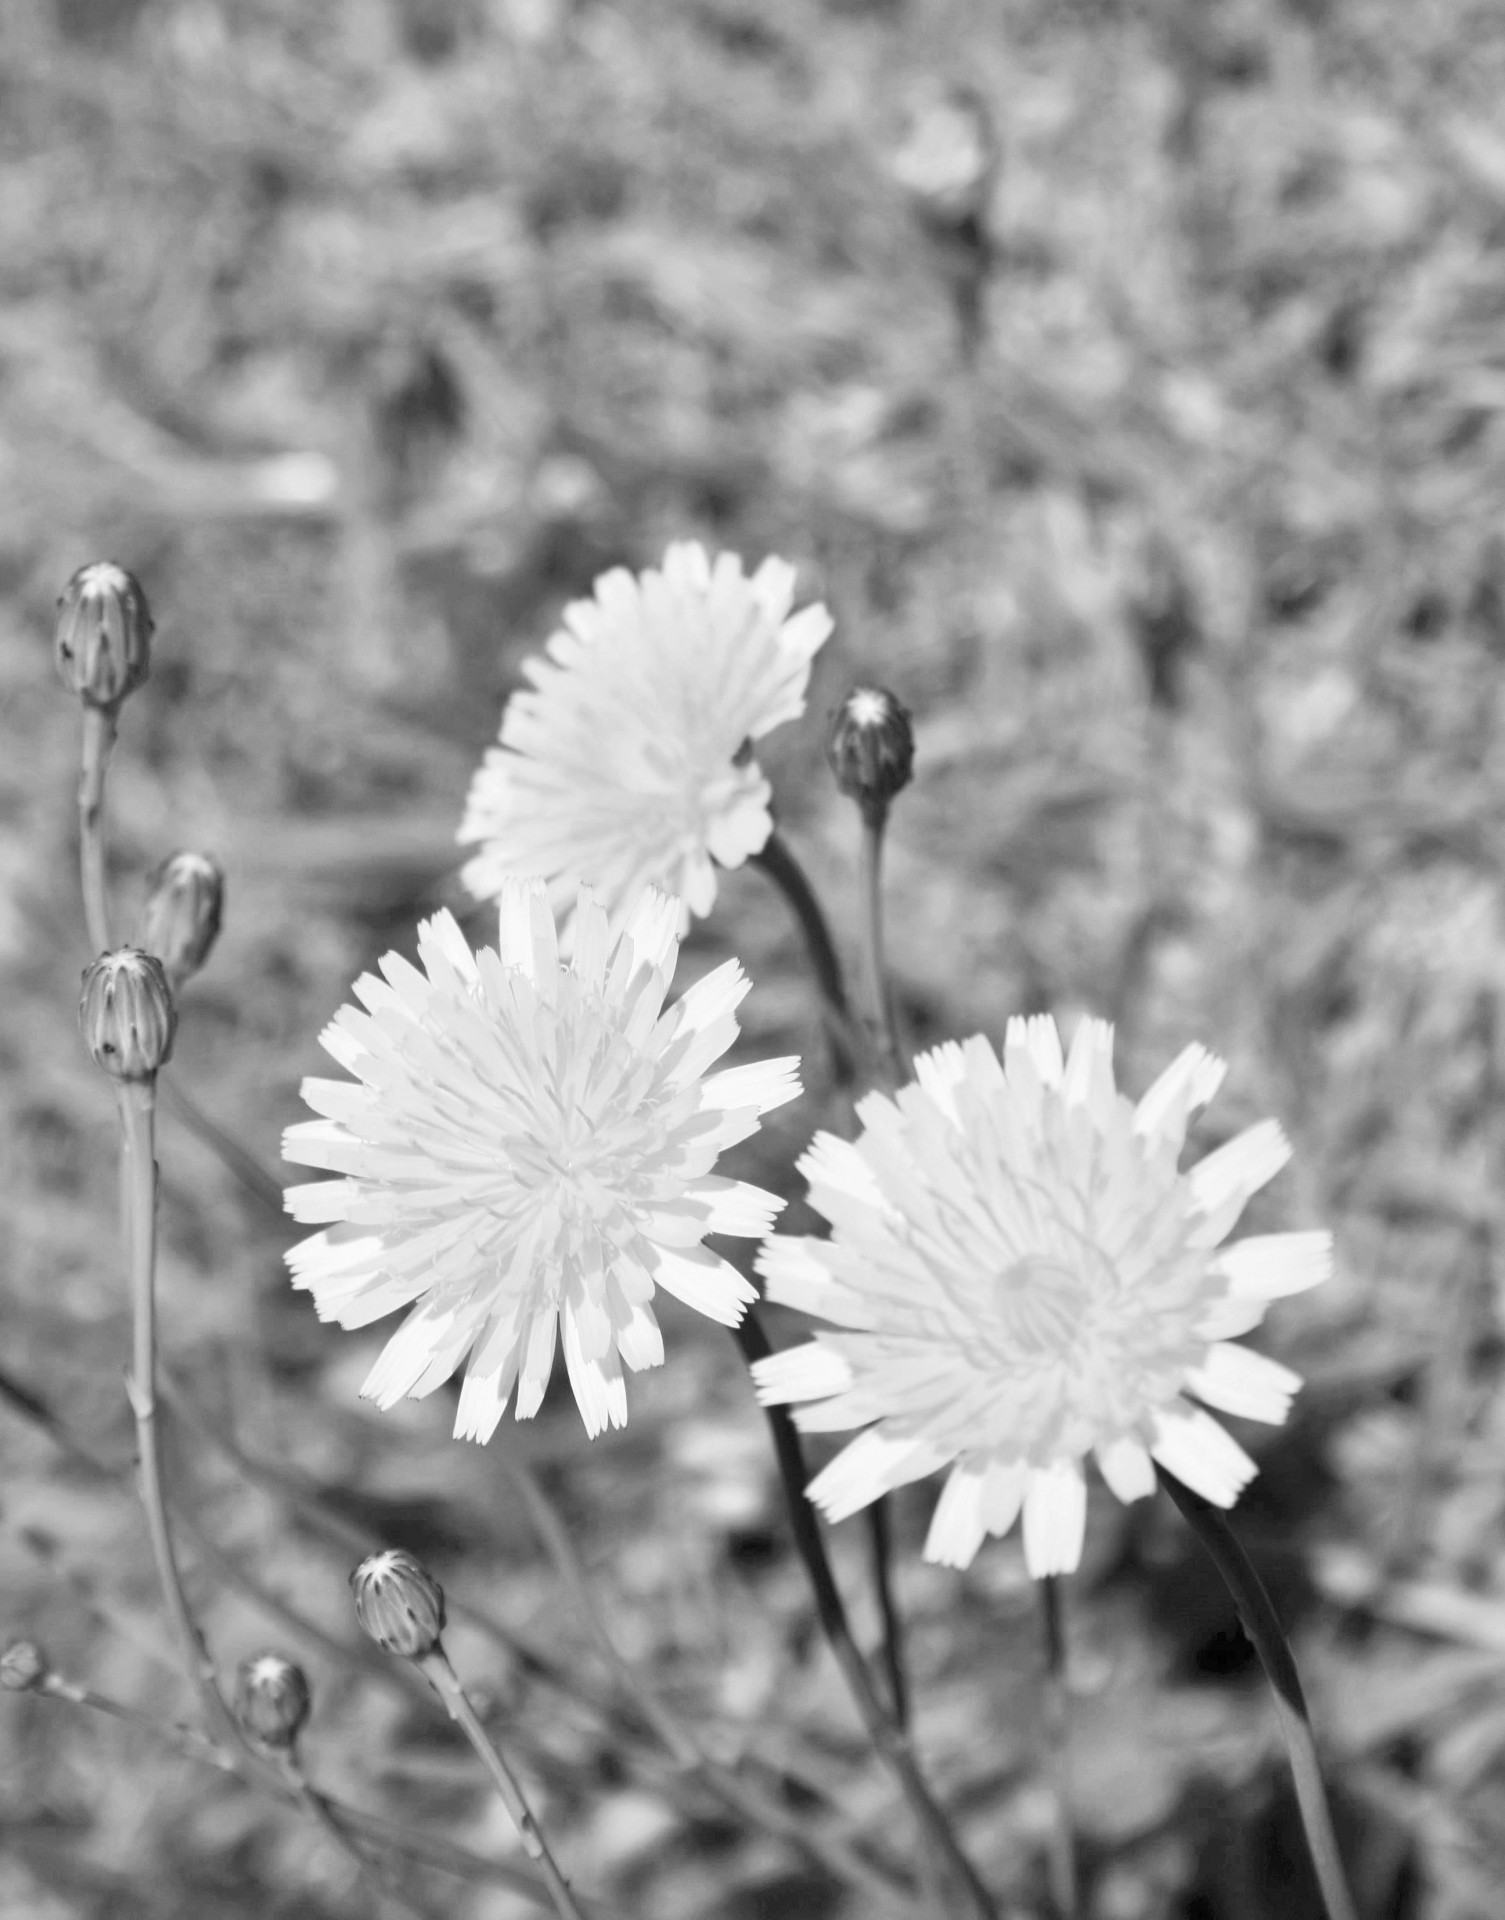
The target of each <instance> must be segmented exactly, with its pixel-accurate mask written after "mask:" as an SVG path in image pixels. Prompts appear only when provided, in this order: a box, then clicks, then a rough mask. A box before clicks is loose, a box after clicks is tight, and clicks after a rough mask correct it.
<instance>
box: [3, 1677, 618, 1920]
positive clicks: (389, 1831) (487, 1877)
mask: <svg viewBox="0 0 1505 1920" xmlns="http://www.w3.org/2000/svg"><path fill="white" fill-rule="evenodd" d="M38 1692H39V1693H41V1694H42V1696H43V1697H44V1698H46V1699H49V1700H60V1701H64V1702H66V1703H67V1704H68V1705H69V1706H77V1707H87V1708H89V1709H90V1711H91V1712H94V1713H103V1714H108V1715H109V1716H110V1718H111V1719H113V1720H122V1721H124V1722H125V1724H126V1725H127V1726H131V1727H135V1728H138V1729H139V1730H140V1731H141V1732H143V1733H146V1734H149V1735H150V1736H151V1737H152V1738H153V1739H154V1740H160V1741H161V1742H162V1743H163V1744H164V1745H165V1746H168V1747H171V1748H172V1749H173V1750H174V1751H175V1752H177V1753H181V1754H184V1755H185V1756H186V1757H187V1758H188V1759H190V1760H202V1761H204V1762H206V1763H207V1764H208V1765H209V1766H211V1767H217V1768H218V1769H219V1770H220V1771H221V1772H222V1773H229V1774H234V1775H235V1776H236V1777H237V1778H239V1777H240V1776H239V1770H238V1768H237V1766H236V1764H235V1762H234V1761H233V1760H231V1759H230V1757H229V1756H228V1755H227V1754H225V1753H224V1752H222V1751H221V1750H220V1748H218V1747H216V1746H214V1745H213V1744H212V1743H211V1742H210V1741H208V1740H206V1739H205V1738H204V1736H203V1735H202V1734H201V1733H198V1732H197V1731H196V1730H195V1729H194V1728H192V1727H185V1726H181V1725H179V1724H177V1723H176V1722H171V1721H166V1720H157V1719H154V1718H153V1717H152V1715H151V1714H149V1713H142V1712H141V1710H140V1709H139V1708H137V1707H130V1706H127V1705H125V1703H124V1702H123V1701H120V1700H112V1699H111V1698H110V1697H109V1696H108V1695H107V1694H102V1693H95V1692H94V1691H93V1690H92V1689H91V1688H88V1687H80V1686H75V1685H74V1683H73V1682H72V1681H71V1680H65V1679H64V1678H63V1676H62V1675H61V1674H57V1673H51V1674H48V1676H47V1678H46V1679H45V1680H44V1681H43V1682H42V1684H41V1686H40V1687H39V1688H38ZM311 1790H312V1791H316V1790H313V1789H311ZM287 1791H288V1789H287V1786H286V1783H285V1782H283V1781H280V1780H279V1781H278V1782H277V1793H278V1796H279V1797H285V1796H286V1794H287ZM318 1798H319V1801H320V1803H321V1805H322V1806H323V1808H324V1810H325V1811H326V1813H328V1815H329V1816H330V1818H331V1819H333V1820H334V1821H335V1823H336V1824H337V1825H338V1826H340V1827H341V1828H342V1829H346V1830H348V1831H349V1832H351V1833H358V1834H360V1835H362V1836H363V1837H364V1838H365V1839H367V1840H370V1841H372V1842H373V1843H374V1844H376V1845H378V1846H381V1847H383V1848H385V1849H386V1850H387V1851H388V1852H390V1853H395V1854H399V1855H401V1856H402V1857H403V1858H404V1859H408V1860H414V1861H417V1862H419V1863H420V1864H422V1865H424V1866H430V1867H437V1868H439V1869H440V1870H441V1871H443V1872H445V1873H452V1874H453V1875H454V1876H455V1877H456V1879H460V1880H471V1881H475V1882H477V1883H482V1884H490V1885H493V1886H499V1887H508V1888H510V1889H511V1890H512V1891H513V1892H514V1893H518V1894H521V1895H522V1897H523V1898H524V1899H525V1900H531V1901H532V1902H533V1903H534V1905H535V1906H539V1907H551V1906H552V1905H553V1902H552V1901H551V1900H550V1898H549V1896H548V1893H547V1891H546V1890H545V1888H544V1885H543V1882H542V1881H540V1880H537V1879H535V1878H534V1876H533V1875H532V1874H531V1873H527V1872H524V1871H523V1870H522V1869H521V1868H519V1867H513V1866H508V1865H507V1864H506V1863H505V1862H503V1861H500V1860H487V1859H485V1858H484V1857H483V1856H482V1855H481V1854H478V1853H471V1852H470V1851H469V1849H468V1848H465V1847H460V1846H456V1845H455V1844H454V1842H453V1841H450V1840H442V1839H437V1838H435V1837H433V1836H432V1835H430V1834H426V1833H420V1832H418V1831H417V1829H416V1828H412V1827H404V1826H402V1825H401V1824H400V1823H399V1822H397V1821H395V1820H388V1819H387V1818H386V1817H385V1816H384V1815H382V1814H379V1813H367V1812H366V1810H365V1809H364V1808H363V1807H352V1806H350V1805H349V1804H348V1803H347V1802H345V1801H343V1800H335V1799H332V1798H330V1796H329V1795H327V1794H323V1793H321V1794H319V1795H318ZM587 1920H589V1911H588V1912H587Z"/></svg>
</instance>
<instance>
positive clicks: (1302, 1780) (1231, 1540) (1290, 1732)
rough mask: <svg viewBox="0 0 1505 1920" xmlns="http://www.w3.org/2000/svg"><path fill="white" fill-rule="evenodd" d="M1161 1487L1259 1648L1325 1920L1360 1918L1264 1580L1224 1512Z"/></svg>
mask: <svg viewBox="0 0 1505 1920" xmlns="http://www.w3.org/2000/svg"><path fill="white" fill-rule="evenodd" d="M1155 1471H1156V1474H1157V1475H1158V1477H1159V1480H1160V1484H1161V1486H1163V1487H1164V1488H1165V1490H1166V1492H1167V1493H1168V1494H1169V1495H1170V1497H1171V1499H1172V1500H1174V1501H1175V1503H1176V1505H1177V1507H1178V1508H1179V1509H1180V1511H1181V1517H1182V1519H1183V1520H1185V1522H1186V1524H1187V1526H1188V1527H1190V1528H1191V1530H1192V1532H1193V1533H1194V1534H1195V1535H1196V1539H1197V1544H1198V1545H1199V1546H1200V1547H1201V1548H1202V1550H1203V1552H1204V1553H1205V1554H1206V1555H1207V1557H1208V1559H1209V1560H1211V1561H1212V1563H1213V1565H1214V1566H1215V1567H1216V1568H1217V1570H1218V1572H1219V1574H1220V1575H1221V1576H1222V1580H1223V1584H1224V1585H1225V1586H1226V1587H1227V1589H1228V1591H1229V1593H1230V1594H1231V1595H1232V1596H1233V1604H1234V1606H1235V1607H1236V1608H1237V1609H1238V1616H1239V1620H1240V1621H1241V1623H1242V1625H1243V1629H1244V1632H1245V1633H1247V1634H1248V1636H1249V1638H1250V1639H1251V1640H1252V1641H1253V1642H1254V1651H1255V1652H1256V1653H1257V1654H1258V1655H1259V1663H1260V1665H1261V1666H1262V1667H1263V1668H1264V1670H1265V1678H1266V1679H1267V1680H1268V1681H1269V1683H1270V1692H1271V1694H1272V1696H1273V1697H1274V1701H1275V1714H1276V1718H1277V1719H1278V1720H1279V1722H1280V1731H1281V1734H1282V1735H1283V1737H1284V1739H1285V1743H1286V1752H1287V1754H1288V1755H1289V1757H1290V1764H1291V1779H1292V1782H1293V1784H1294V1786H1295V1788H1296V1805H1297V1808H1298V1810H1299V1811H1300V1814H1301V1825H1302V1830H1303V1832H1304V1833H1305V1835H1306V1844H1307V1850H1308V1852H1309V1853H1310V1855H1311V1860H1312V1870H1313V1872H1314V1873H1315V1874H1316V1877H1317V1886H1318V1889H1319V1891H1320V1893H1321V1896H1322V1904H1323V1906H1324V1907H1325V1909H1326V1911H1327V1920H1358V1910H1357V1909H1356V1907H1355V1906H1354V1903H1353V1895H1352V1894H1351V1893H1350V1892H1349V1890H1348V1879H1347V1875H1346V1874H1345V1873H1344V1870H1343V1858H1342V1855H1341V1854H1340V1853H1339V1851H1338V1840H1337V1835H1336V1834H1335V1833H1334V1831H1333V1821H1332V1811H1331V1809H1330V1808H1329V1806H1328V1801H1327V1789H1326V1788H1325V1787H1324V1786H1323V1783H1322V1769H1321V1767H1320V1765H1319V1764H1318V1760H1317V1743H1316V1740H1315V1738H1314V1736H1313V1733H1312V1721H1311V1715H1310V1713H1309V1712H1308V1711H1307V1704H1306V1696H1305V1694H1304V1693H1303V1691H1302V1686H1301V1676H1300V1674H1299V1673H1298V1672H1297V1671H1296V1660H1295V1656H1294V1655H1293V1654H1292V1652H1291V1643H1290V1641H1289V1640H1288V1639H1287V1638H1286V1635H1285V1630H1284V1628H1282V1626H1281V1624H1280V1617H1279V1615H1278V1614H1277V1613H1276V1611H1275V1607H1274V1604H1273V1602H1272V1601H1271V1599H1270V1596H1269V1594H1268V1593H1267V1592H1266V1591H1265V1585H1264V1582H1263V1581H1262V1580H1261V1579H1260V1577H1259V1575H1258V1573H1256V1572H1255V1570H1254V1565H1253V1562H1252V1561H1251V1560H1250V1558H1249V1556H1248V1554H1247V1553H1245V1551H1244V1549H1243V1546H1242V1545H1241V1543H1240V1541H1239V1538H1238V1536H1237V1534H1235V1532H1234V1531H1233V1529H1232V1527H1230V1526H1229V1524H1228V1521H1227V1519H1226V1518H1225V1516H1224V1515H1223V1513H1222V1511H1221V1510H1220V1509H1219V1508H1217V1507H1215V1506H1213V1504H1212V1503H1211V1501H1208V1500H1204V1499H1203V1498H1202V1496H1201V1495H1200V1494H1198V1493H1193V1492H1192V1490H1191V1488H1190V1487H1187V1486H1183V1485H1182V1483H1181V1482H1180V1481H1179V1480H1178V1479H1177V1478H1176V1476H1175V1475H1174V1474H1173V1473H1168V1472H1167V1471H1166V1470H1165V1468H1164V1467H1160V1466H1157V1467H1156V1470H1155Z"/></svg>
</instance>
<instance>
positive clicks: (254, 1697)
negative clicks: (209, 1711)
mask: <svg viewBox="0 0 1505 1920" xmlns="http://www.w3.org/2000/svg"><path fill="white" fill-rule="evenodd" d="M312 1705H313V1696H312V1695H311V1694H310V1692H309V1690H308V1677H307V1675H306V1674H305V1673H304V1671H303V1669H302V1667H300V1666H296V1665H295V1664H294V1663H293V1662H292V1661H291V1660H288V1659H285V1658H284V1657H283V1656H282V1655H281V1654H280V1653H275V1652H271V1653H255V1654H252V1656H251V1658H250V1659H249V1660H242V1661H241V1663H240V1665H239V1667H238V1668H237V1669H236V1673H235V1717H236V1719H237V1720H238V1721H239V1722H240V1724H241V1725H242V1727H244V1728H245V1730H246V1732H247V1733H249V1734H250V1735H251V1736H252V1738H253V1739H256V1740H259V1741H260V1742H261V1743H262V1745H263V1746H265V1747H290V1746H291V1745H292V1744H293V1742H294V1741H295V1740H296V1739H297V1738H298V1735H299V1734H300V1733H301V1732H302V1731H303V1725H304V1722H305V1721H306V1720H307V1719H308V1713H309V1708H310V1707H311V1706H312Z"/></svg>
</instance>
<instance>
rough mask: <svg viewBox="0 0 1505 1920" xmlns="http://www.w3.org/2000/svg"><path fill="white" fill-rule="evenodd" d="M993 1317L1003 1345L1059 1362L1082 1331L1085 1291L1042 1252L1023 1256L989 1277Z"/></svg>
mask: <svg viewBox="0 0 1505 1920" xmlns="http://www.w3.org/2000/svg"><path fill="white" fill-rule="evenodd" d="M992 1293H993V1299H992V1305H993V1318H994V1324H995V1325H996V1327H997V1329H998V1336H999V1339H1000V1341H1001V1343H1002V1344H1003V1345H1005V1346H1006V1347H1008V1348H1010V1349H1011V1350H1012V1351H1013V1353H1014V1354H1016V1355H1020V1354H1022V1355H1027V1356H1028V1357H1029V1358H1030V1359H1032V1360H1064V1359H1066V1358H1067V1357H1068V1356H1069V1355H1070V1354H1071V1353H1072V1352H1073V1351H1074V1350H1075V1349H1076V1347H1077V1346H1078V1344H1079V1343H1080V1341H1081V1339H1082V1336H1083V1335H1084V1333H1085V1332H1086V1330H1087V1311H1088V1307H1089V1304H1090V1290H1089V1289H1088V1287H1087V1284H1086V1282H1085V1281H1084V1280H1083V1278H1082V1276H1081V1274H1080V1273H1079V1272H1078V1271H1076V1269H1074V1268H1072V1267H1070V1266H1068V1265H1066V1263H1065V1262H1064V1261H1061V1260H1057V1259H1054V1258H1052V1257H1051V1255H1050V1254H1047V1253H1031V1254H1026V1255H1025V1257H1024V1258H1023V1259H1022V1260H1017V1261H1015V1263H1014V1264H1013V1266H1011V1267H1005V1268H1004V1270H1003V1272H1002V1273H1000V1274H999V1275H998V1276H997V1277H996V1279H995V1280H994V1281H993V1289H992Z"/></svg>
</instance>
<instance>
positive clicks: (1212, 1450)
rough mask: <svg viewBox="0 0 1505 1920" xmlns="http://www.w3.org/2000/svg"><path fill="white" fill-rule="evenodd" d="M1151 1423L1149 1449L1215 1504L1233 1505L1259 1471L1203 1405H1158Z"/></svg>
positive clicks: (1172, 1470) (1166, 1465)
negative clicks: (1202, 1409) (1201, 1406)
mask: <svg viewBox="0 0 1505 1920" xmlns="http://www.w3.org/2000/svg"><path fill="white" fill-rule="evenodd" d="M1150 1424H1151V1427H1152V1428H1153V1432H1154V1438H1153V1440H1152V1441H1151V1444H1150V1452H1151V1453H1152V1454H1153V1455H1154V1456H1155V1458H1156V1459H1157V1460H1158V1461H1159V1462H1160V1464H1161V1466H1162V1467H1164V1468H1165V1470H1166V1472H1167V1473H1173V1474H1174V1475H1175V1476H1176V1478H1177V1479H1178V1480H1179V1481H1181V1482H1182V1483H1183V1485H1185V1486H1188V1487H1190V1488H1191V1490H1192V1492H1193V1493H1200V1494H1201V1496H1202V1498H1203V1499H1204V1500H1210V1501H1211V1502H1212V1504H1213V1505H1214V1506H1215V1507H1231V1506H1232V1505H1233V1503H1234V1502H1235V1501H1236V1500H1237V1499H1238V1497H1239V1495H1240V1494H1241V1493H1242V1492H1243V1490H1244V1488H1245V1487H1247V1486H1248V1484H1249V1482H1250V1481H1251V1480H1252V1479H1253V1478H1254V1476H1255V1474H1256V1473H1257V1472H1258V1471H1259V1469H1258V1468H1257V1467H1256V1466H1255V1464H1254V1462H1253V1461H1252V1460H1251V1459H1250V1458H1249V1456H1248V1454H1247V1453H1245V1452H1244V1450H1243V1448H1242V1447H1241V1446H1240V1445H1239V1444H1238V1442H1237V1441H1236V1440H1235V1439H1234V1438H1233V1436H1232V1435H1231V1434H1229V1433H1228V1432H1227V1431H1226V1430H1225V1429H1224V1428H1223V1427H1220V1426H1219V1425H1218V1423H1217V1421H1216V1420H1214V1419H1213V1418H1212V1416H1211V1415H1210V1414H1206V1413H1203V1412H1202V1411H1201V1410H1200V1408H1195V1409H1194V1408H1191V1407H1186V1406H1181V1407H1161V1408H1157V1409H1156V1410H1155V1412H1153V1413H1152V1414H1151V1415H1150Z"/></svg>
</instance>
